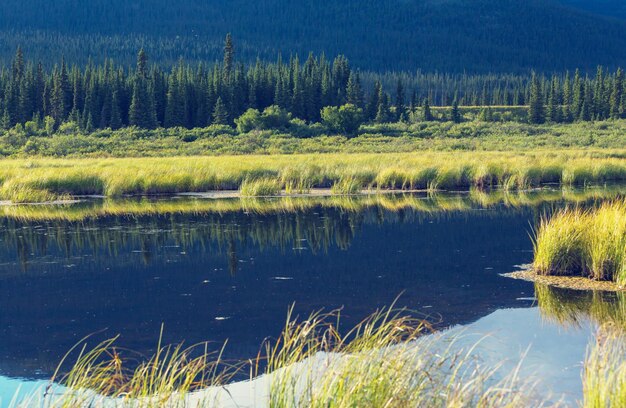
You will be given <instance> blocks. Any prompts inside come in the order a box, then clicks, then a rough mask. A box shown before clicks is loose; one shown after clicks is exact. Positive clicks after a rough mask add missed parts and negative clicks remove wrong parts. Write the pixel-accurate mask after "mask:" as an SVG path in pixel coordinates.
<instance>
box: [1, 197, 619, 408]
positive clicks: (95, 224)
mask: <svg viewBox="0 0 626 408" xmlns="http://www.w3.org/2000/svg"><path fill="white" fill-rule="evenodd" d="M624 192H626V187H625V188H622V187H613V188H611V189H588V190H580V191H561V190H549V189H547V190H542V191H539V190H538V191H532V192H527V193H522V194H507V193H505V192H494V193H491V194H487V193H476V192H472V193H458V194H454V193H448V194H436V195H428V194H404V195H384V196H364V197H358V196H357V197H342V198H340V197H314V198H304V197H303V198H276V199H267V200H260V199H259V200H243V199H238V198H232V199H213V198H204V197H170V198H160V199H156V198H155V199H136V200H134V199H127V200H121V201H109V200H102V199H96V198H93V199H85V200H84V201H82V202H79V203H75V204H68V205H63V206H54V207H51V206H20V207H7V208H4V209H3V210H2V212H1V213H0V310H1V312H0V376H1V378H0V396H1V397H2V402H3V403H4V405H3V406H8V402H9V401H10V399H11V397H12V396H13V395H14V394H15V392H16V389H17V387H19V386H21V387H23V388H22V392H26V391H27V390H29V389H31V388H32V387H33V386H35V385H40V384H41V382H37V381H41V380H45V379H47V378H49V377H50V376H51V375H52V373H53V372H54V370H55V369H56V367H57V364H58V363H59V361H60V360H61V359H62V357H63V355H64V354H65V353H66V352H67V351H68V350H69V349H70V348H71V347H72V346H74V345H75V344H77V343H78V342H79V341H80V340H81V339H83V338H85V336H91V337H90V338H89V339H88V340H87V342H88V344H92V345H95V343H97V342H98V341H100V340H103V339H107V338H111V337H113V336H116V335H120V337H119V339H118V341H117V342H116V344H117V345H118V346H119V347H120V348H123V349H129V350H133V351H136V352H139V353H141V354H143V355H150V354H151V353H152V352H154V350H155V348H156V346H157V342H158V340H159V334H160V332H161V330H162V329H163V343H165V344H174V343H176V344H177V343H181V342H184V343H185V344H187V345H192V344H196V343H200V342H205V341H208V342H210V344H211V346H210V347H211V348H212V349H214V350H219V349H220V348H221V346H222V345H223V343H224V342H225V341H228V343H227V347H226V349H225V358H227V359H230V360H237V361H239V360H247V359H250V358H254V357H256V356H257V354H258V352H259V349H260V346H261V344H262V343H263V341H264V340H266V339H271V338H275V337H276V336H278V335H279V334H280V332H281V329H282V328H283V327H284V324H285V320H286V316H287V311H288V310H289V308H290V307H292V306H293V307H294V313H295V314H296V315H298V316H300V317H306V316H308V315H309V314H310V313H312V312H315V311H319V310H322V309H323V310H325V311H331V310H334V309H341V316H342V327H344V328H349V327H351V326H353V325H354V324H356V323H358V322H359V321H361V320H362V319H363V318H365V317H367V316H369V315H370V314H372V313H373V312H374V311H375V310H376V309H378V308H381V307H383V306H389V305H391V304H393V303H394V302H395V305H396V306H397V307H406V308H408V309H410V310H411V311H412V313H414V314H415V315H417V316H419V317H423V318H424V319H427V320H428V321H429V322H431V323H432V324H433V328H434V329H445V328H449V327H455V328H456V329H455V330H458V328H459V327H464V330H466V332H467V333H471V334H472V335H476V336H478V337H480V336H484V335H489V340H488V341H487V342H486V343H485V344H486V345H487V346H485V350H486V354H489V358H493V359H494V361H501V360H503V359H506V360H509V361H510V362H511V364H516V363H517V361H518V360H519V358H520V356H521V355H522V354H523V353H525V352H526V353H527V355H526V357H525V359H526V365H525V367H524V369H525V370H527V372H528V373H529V374H530V373H531V372H532V373H535V374H537V373H538V374H537V375H539V376H540V378H542V377H541V376H545V380H546V381H545V383H544V384H542V387H544V391H545V392H546V393H549V392H550V393H552V394H554V398H555V400H556V399H559V398H564V399H565V400H566V401H573V400H574V399H576V398H578V397H579V395H580V393H581V382H580V381H581V380H580V368H581V363H582V360H583V358H584V354H585V350H586V347H587V345H588V344H589V341H590V339H591V338H592V335H593V332H594V330H595V327H596V325H597V323H599V322H601V321H603V319H607V318H612V319H619V318H620V316H615V313H613V312H611V310H613V308H612V307H611V306H612V305H614V304H615V303H616V302H620V301H621V299H618V298H617V296H616V295H608V294H606V295H598V294H595V295H593V294H588V293H584V292H572V291H564V290H557V289H549V288H541V289H542V291H541V297H540V296H539V290H538V291H537V292H538V293H537V294H536V293H535V292H536V291H535V285H534V284H532V283H530V282H525V281H520V280H513V279H509V278H505V277H502V276H500V274H502V273H507V272H511V271H514V270H516V269H517V268H519V266H520V265H523V264H528V263H530V262H531V261H532V257H533V254H532V242H531V239H530V234H531V231H532V227H533V225H534V224H535V223H536V222H537V221H538V220H539V219H540V217H541V216H544V215H545V214H549V213H550V212H552V211H554V210H555V209H558V208H562V207H563V206H566V205H573V203H576V204H577V205H594V204H597V203H598V202H601V201H602V200H604V199H606V198H607V197H608V198H610V197H615V196H618V195H622V194H623V193H624ZM550 296H552V297H556V298H559V299H567V300H568V302H565V303H564V305H563V307H562V309H563V310H557V311H555V310H552V309H550V308H549V307H543V306H542V300H543V304H550V302H549V301H547V300H546V299H548V298H549V297H550ZM594 302H595V303H594ZM598 302H599V303H600V304H602V305H604V306H605V309H607V310H608V312H607V314H601V313H592V312H590V309H592V307H591V306H590V305H591V304H596V303H598ZM540 306H542V307H541V308H540ZM597 309H598V308H597V307H594V308H593V310H597ZM622 310H626V309H622ZM607 316H608V317H607ZM625 320H626V317H625ZM486 358H487V357H486ZM24 390H26V391H24Z"/></svg>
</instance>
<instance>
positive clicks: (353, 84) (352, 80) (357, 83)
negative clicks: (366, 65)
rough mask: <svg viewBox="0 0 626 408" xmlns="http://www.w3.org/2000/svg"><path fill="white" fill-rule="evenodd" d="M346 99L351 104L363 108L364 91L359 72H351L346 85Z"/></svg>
mask: <svg viewBox="0 0 626 408" xmlns="http://www.w3.org/2000/svg"><path fill="white" fill-rule="evenodd" d="M346 99H347V102H348V103H349V104H352V105H354V106H357V107H361V106H363V89H362V88H361V78H360V77H359V73H358V72H354V71H353V72H351V73H350V77H349V78H348V84H347V85H346Z"/></svg>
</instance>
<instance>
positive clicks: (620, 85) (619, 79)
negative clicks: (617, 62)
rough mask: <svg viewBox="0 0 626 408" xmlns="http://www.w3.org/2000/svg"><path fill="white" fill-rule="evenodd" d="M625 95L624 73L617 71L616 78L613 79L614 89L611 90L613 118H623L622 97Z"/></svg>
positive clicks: (619, 69) (620, 70)
mask: <svg viewBox="0 0 626 408" xmlns="http://www.w3.org/2000/svg"><path fill="white" fill-rule="evenodd" d="M623 93H624V71H622V69H621V68H618V69H617V72H616V73H615V78H613V87H612V90H611V101H610V105H611V118H612V119H619V118H621V117H622V114H623V112H622V110H621V109H622V95H623Z"/></svg>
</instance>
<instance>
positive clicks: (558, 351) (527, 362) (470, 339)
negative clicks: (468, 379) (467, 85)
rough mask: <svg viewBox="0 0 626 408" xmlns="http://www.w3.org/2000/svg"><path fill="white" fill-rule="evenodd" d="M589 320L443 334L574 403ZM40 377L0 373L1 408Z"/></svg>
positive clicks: (534, 316)
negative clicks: (456, 337)
mask: <svg viewBox="0 0 626 408" xmlns="http://www.w3.org/2000/svg"><path fill="white" fill-rule="evenodd" d="M593 332H594V328H593V327H592V325H591V324H589V323H588V324H582V325H581V327H579V328H568V329H564V328H562V327H561V326H559V325H558V324H556V323H549V322H545V321H544V320H543V319H542V318H541V315H540V312H539V309H538V308H524V309H501V310H498V311H496V312H494V313H492V314H490V315H489V316H486V317H484V318H482V319H480V320H478V321H476V322H475V323H472V324H470V325H467V326H457V327H455V328H453V329H451V330H449V331H448V332H446V333H445V334H443V336H444V337H446V336H452V335H456V334H459V333H461V337H460V340H457V341H456V344H457V345H458V346H459V347H463V348H466V347H471V346H473V345H474V344H476V343H478V347H477V353H478V355H479V356H480V359H481V361H482V362H483V363H484V364H485V367H493V366H497V365H498V364H503V367H502V371H501V372H503V373H508V372H511V371H513V370H514V369H515V368H516V367H517V366H518V364H520V360H521V361H522V362H521V371H520V378H521V379H522V380H528V381H530V382H531V383H533V384H534V383H535V381H536V384H535V386H536V387H537V388H536V392H537V393H538V394H539V395H541V396H542V397H549V398H551V399H552V400H553V401H558V400H560V399H562V400H563V401H564V402H566V403H573V402H575V401H577V400H580V399H581V397H582V380H581V369H582V362H583V360H584V357H585V352H586V349H587V346H588V345H589V344H590V342H591V340H592V337H593ZM45 385H46V382H45V381H38V382H21V381H19V380H14V379H8V378H6V377H0V396H1V397H2V401H1V403H0V407H1V408H5V407H9V406H10V402H11V399H12V398H13V396H14V395H16V393H18V390H19V395H20V396H21V397H23V396H24V395H28V394H29V393H32V392H36V391H38V390H41V388H42V387H44V386H45Z"/></svg>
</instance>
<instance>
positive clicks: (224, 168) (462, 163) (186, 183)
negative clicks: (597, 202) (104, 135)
mask: <svg viewBox="0 0 626 408" xmlns="http://www.w3.org/2000/svg"><path fill="white" fill-rule="evenodd" d="M268 180H273V181H276V183H278V184H280V187H281V188H285V189H287V190H289V192H292V193H300V192H307V191H309V190H310V189H312V188H330V187H332V186H337V187H336V189H337V190H344V192H345V189H344V188H341V189H340V188H339V187H340V186H347V185H348V184H355V186H354V187H353V188H352V189H351V190H352V191H354V190H356V189H357V187H358V188H359V189H368V188H374V189H431V190H433V189H443V190H459V189H462V190H467V189H469V188H470V187H478V188H486V187H493V186H502V187H505V188H506V189H511V190H518V189H526V188H530V187H537V186H539V185H541V184H544V183H557V184H558V183H561V184H566V185H589V184H599V183H600V184H601V183H606V182H618V181H625V180H626V160H624V159H623V158H622V157H621V156H619V155H617V156H616V155H612V154H611V152H610V151H576V150H572V151H553V152H548V151H546V152H541V151H540V152H523V151H521V152H508V153H502V152H449V153H448V152H424V153H418V154H408V153H397V154H315V155H313V154H308V155H307V154H304V155H275V156H219V157H169V158H133V159H130V158H124V159H43V158H42V159H28V160H3V161H2V162H0V181H1V182H2V186H1V187H0V199H8V200H14V201H16V202H18V201H19V202H30V201H40V200H46V199H54V198H58V197H61V196H65V195H71V196H76V195H105V196H111V197H118V196H124V195H148V194H171V193H178V192H204V191H210V190H234V191H236V190H239V189H241V188H242V187H243V185H244V182H245V183H248V184H249V183H255V182H257V181H263V182H264V183H265V182H267V181H268ZM349 190H350V189H349ZM22 192H24V193H22Z"/></svg>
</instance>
